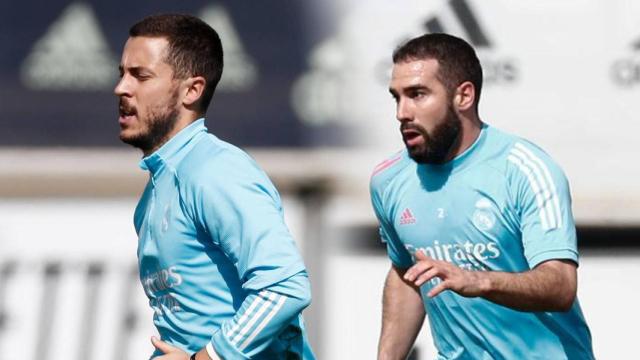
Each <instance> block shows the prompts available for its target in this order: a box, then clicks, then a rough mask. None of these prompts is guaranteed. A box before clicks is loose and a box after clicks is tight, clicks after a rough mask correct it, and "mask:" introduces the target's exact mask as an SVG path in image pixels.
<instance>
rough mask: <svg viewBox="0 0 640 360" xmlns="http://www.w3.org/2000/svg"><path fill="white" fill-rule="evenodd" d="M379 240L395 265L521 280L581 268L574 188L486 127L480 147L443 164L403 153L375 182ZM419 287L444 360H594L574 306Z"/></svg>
mask: <svg viewBox="0 0 640 360" xmlns="http://www.w3.org/2000/svg"><path fill="white" fill-rule="evenodd" d="M371 198H372V204H373V208H374V210H375V213H376V215H377V217H378V220H379V222H380V234H381V237H382V239H383V241H385V242H386V244H387V250H388V254H389V257H390V259H391V261H392V262H393V264H395V266H397V267H400V268H408V267H410V266H411V265H413V264H414V262H415V260H414V257H413V256H414V253H415V252H416V251H417V250H422V251H424V252H425V253H426V254H427V255H429V256H431V257H433V258H436V259H439V260H446V261H448V262H451V263H454V264H456V265H458V266H460V267H462V268H464V269H468V270H473V271H484V270H488V271H506V272H523V271H527V270H530V269H532V268H534V267H535V266H536V265H538V264H540V263H541V262H544V261H546V260H550V259H567V260H571V261H574V262H576V263H577V262H578V252H577V244H576V232H575V224H574V220H573V215H572V213H571V198H570V194H569V185H568V183H567V180H566V178H565V176H564V174H563V172H562V170H561V169H560V168H559V167H558V165H557V164H556V163H554V162H553V161H552V159H551V158H550V157H549V156H548V155H547V154H546V153H545V152H544V151H542V150H541V149H540V148H538V147H537V146H535V145H533V144H532V143H530V142H528V141H526V140H523V139H521V138H518V137H515V136H512V135H510V134H507V133H504V132H502V131H499V130H497V129H495V128H493V127H490V126H487V125H484V126H483V128H482V130H481V133H480V136H479V137H478V139H477V140H476V141H475V143H474V144H473V145H472V146H471V147H470V148H469V149H468V150H467V151H465V152H464V153H463V154H461V155H460V156H458V157H457V158H455V159H453V160H452V161H450V162H448V163H446V164H443V165H425V164H417V163H416V162H415V161H413V160H412V159H411V158H410V157H409V155H408V153H407V151H406V150H404V151H401V152H399V153H397V154H396V155H394V156H393V157H391V158H389V159H388V160H386V161H385V162H383V163H382V164H380V165H379V166H378V167H377V168H376V169H375V170H374V174H373V175H372V178H371ZM438 281H439V279H433V280H432V281H430V282H427V283H426V284H424V285H423V286H422V287H421V289H420V290H421V293H422V298H423V300H424V303H425V309H426V311H427V315H428V318H429V321H430V325H431V331H432V335H433V338H434V341H435V345H436V348H437V349H438V354H439V355H438V356H439V359H592V358H593V352H592V346H591V335H590V332H589V328H588V326H587V324H586V322H585V319H584V316H583V315H582V311H581V309H580V305H579V303H578V301H577V300H576V301H575V303H574V304H573V307H572V308H571V310H570V311H569V312H566V313H558V312H537V313H536V312H520V311H516V310H512V309H509V308H506V307H504V306H500V305H497V304H494V303H492V302H490V301H488V300H485V299H482V298H465V297H462V296H459V295H457V294H455V293H453V292H452V291H445V292H443V293H441V294H440V295H438V296H436V297H435V298H431V299H430V298H428V297H427V296H426V293H427V292H428V291H429V290H430V289H431V288H433V286H434V285H435V284H436V283H437V282H438Z"/></svg>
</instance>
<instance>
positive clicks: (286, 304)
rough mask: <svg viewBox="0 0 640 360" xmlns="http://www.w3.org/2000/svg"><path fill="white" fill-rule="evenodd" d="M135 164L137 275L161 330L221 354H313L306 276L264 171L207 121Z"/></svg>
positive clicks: (191, 348)
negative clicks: (141, 175)
mask: <svg viewBox="0 0 640 360" xmlns="http://www.w3.org/2000/svg"><path fill="white" fill-rule="evenodd" d="M140 166H141V167H142V168H143V169H145V170H148V171H149V172H150V173H151V174H150V179H149V182H148V183H147V186H146V188H145V190H144V193H143V194H142V197H141V199H140V202H139V203H138V206H137V208H136V212H135V227H136V231H137V232H138V236H139V242H138V260H139V267H140V280H141V282H142V285H143V287H144V290H145V293H146V295H147V296H148V297H149V304H150V305H151V307H152V308H153V310H154V318H153V321H154V324H155V326H156V327H157V329H158V331H159V333H160V335H161V338H162V339H163V340H164V341H167V342H169V343H170V344H172V345H174V346H177V347H180V348H182V349H184V350H185V351H187V352H188V353H193V352H196V351H198V350H200V349H202V348H203V347H205V346H206V345H207V344H210V345H211V346H212V347H213V349H214V350H215V352H216V354H217V356H219V357H220V358H223V359H248V358H251V359H276V358H277V359H280V358H283V359H284V358H289V357H293V358H300V359H314V355H313V352H312V351H311V348H310V346H309V343H308V341H307V338H306V335H305V329H304V325H303V321H302V316H301V311H302V309H304V308H305V307H306V306H307V305H308V304H309V302H310V299H311V295H310V288H309V281H308V278H307V274H306V270H305V266H304V264H303V261H302V258H301V257H300V254H299V252H298V250H297V248H296V246H295V243H294V241H293V239H292V237H291V235H290V233H289V230H288V229H287V227H286V225H285V223H284V219H283V210H282V207H281V202H280V197H279V195H278V192H277V191H276V189H275V187H274V186H273V185H272V183H271V182H270V181H269V179H268V177H267V176H266V174H265V173H264V172H263V171H262V170H260V168H259V167H258V166H257V165H256V163H255V162H254V161H253V160H252V159H251V158H250V157H249V156H248V155H247V154H246V153H244V152H243V151H242V150H240V149H238V148H236V147H234V146H232V145H230V144H228V143H226V142H223V141H221V140H219V139H218V138H216V137H215V136H214V135H212V134H209V133H208V132H207V129H206V127H205V126H204V119H199V120H197V121H195V122H194V123H193V124H191V125H189V126H188V127H186V128H184V129H183V130H182V131H180V132H179V133H178V134H177V135H175V136H174V137H173V138H171V139H170V140H169V141H168V142H167V143H165V144H164V145H163V146H162V147H161V148H160V149H158V150H157V151H156V152H154V153H153V154H151V155H150V156H148V157H145V158H144V159H142V161H141V163H140ZM158 355H160V353H159V352H157V351H156V353H154V356H158Z"/></svg>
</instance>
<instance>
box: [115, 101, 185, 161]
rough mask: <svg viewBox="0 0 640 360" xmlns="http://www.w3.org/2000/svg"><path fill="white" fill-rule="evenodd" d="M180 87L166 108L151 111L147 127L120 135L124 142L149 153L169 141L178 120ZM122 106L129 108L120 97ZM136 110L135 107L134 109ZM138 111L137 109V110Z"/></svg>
mask: <svg viewBox="0 0 640 360" xmlns="http://www.w3.org/2000/svg"><path fill="white" fill-rule="evenodd" d="M177 90H178V89H176V91H175V92H174V94H173V95H172V96H171V99H170V101H169V104H168V105H167V106H166V107H165V108H164V109H154V110H150V111H149V117H148V119H147V120H146V121H144V123H146V129H142V130H141V131H140V132H138V133H137V134H135V135H132V136H129V137H125V136H123V135H120V140H122V142H124V143H126V144H129V145H131V146H133V147H136V148H138V149H140V150H142V151H143V152H144V153H145V154H149V153H150V152H151V151H152V150H155V149H157V148H159V147H160V146H161V145H162V144H164V143H165V142H167V140H169V139H168V137H169V133H170V132H171V131H172V130H173V129H174V127H175V125H176V123H177V122H178V113H179V112H178V107H177V104H178V91H177ZM120 106H121V107H124V108H129V107H128V105H127V104H126V102H124V100H123V99H120ZM133 110H134V111H135V109H133ZM136 113H137V111H136Z"/></svg>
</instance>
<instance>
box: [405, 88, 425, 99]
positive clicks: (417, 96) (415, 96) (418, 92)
mask: <svg viewBox="0 0 640 360" xmlns="http://www.w3.org/2000/svg"><path fill="white" fill-rule="evenodd" d="M408 95H409V97H410V98H412V99H420V98H422V97H424V96H425V95H426V93H425V92H424V91H423V90H411V91H410V92H409V94H408Z"/></svg>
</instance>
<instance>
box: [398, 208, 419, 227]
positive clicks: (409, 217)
mask: <svg viewBox="0 0 640 360" xmlns="http://www.w3.org/2000/svg"><path fill="white" fill-rule="evenodd" d="M415 223H416V218H415V217H413V214H412V213H411V210H409V208H406V209H404V211H403V212H402V215H400V225H409V224H415Z"/></svg>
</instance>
